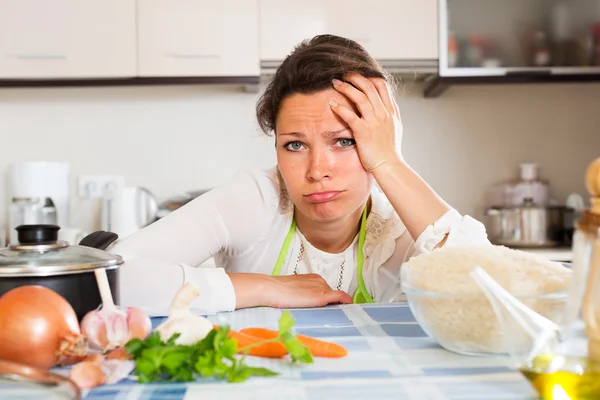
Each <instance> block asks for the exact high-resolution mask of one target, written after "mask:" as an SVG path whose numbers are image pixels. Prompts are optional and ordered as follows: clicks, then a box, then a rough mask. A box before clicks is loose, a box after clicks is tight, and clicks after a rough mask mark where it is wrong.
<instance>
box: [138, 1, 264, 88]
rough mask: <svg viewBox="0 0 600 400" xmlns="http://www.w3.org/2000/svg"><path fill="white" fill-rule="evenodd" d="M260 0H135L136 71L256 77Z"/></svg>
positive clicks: (258, 72)
mask: <svg viewBox="0 0 600 400" xmlns="http://www.w3.org/2000/svg"><path fill="white" fill-rule="evenodd" d="M257 1H258V0H220V1H213V0H211V1H208V0H177V1H172V0H138V57H139V65H138V68H139V75H140V76H145V77H148V76H256V75H259V74H260V60H259V56H258V2H257Z"/></svg>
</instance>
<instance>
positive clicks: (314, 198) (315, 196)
mask: <svg viewBox="0 0 600 400" xmlns="http://www.w3.org/2000/svg"><path fill="white" fill-rule="evenodd" d="M341 193H342V191H340V190H330V191H327V192H316V193H311V194H307V195H305V196H304V197H305V198H306V199H307V200H308V201H310V202H311V203H327V202H328V201H331V200H333V199H335V198H336V197H338V196H339V195H340V194H341Z"/></svg>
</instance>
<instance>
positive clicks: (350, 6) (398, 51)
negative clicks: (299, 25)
mask: <svg viewBox="0 0 600 400" xmlns="http://www.w3.org/2000/svg"><path fill="white" fill-rule="evenodd" d="M327 5H328V10H327V11H328V27H329V29H330V30H331V31H332V32H335V33H336V34H338V35H340V36H344V37H348V38H350V39H353V40H356V41H357V42H359V43H360V44H362V45H363V46H364V47H365V48H366V49H367V50H368V51H369V53H370V54H371V55H372V56H373V57H375V58H377V59H384V60H420V59H436V58H437V57H438V51H437V0H369V1H368V2H367V1H364V0H327Z"/></svg>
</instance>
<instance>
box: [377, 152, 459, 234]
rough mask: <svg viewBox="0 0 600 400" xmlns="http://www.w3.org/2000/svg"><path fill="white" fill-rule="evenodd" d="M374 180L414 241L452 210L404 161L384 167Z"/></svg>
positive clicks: (381, 167) (379, 169)
mask: <svg viewBox="0 0 600 400" xmlns="http://www.w3.org/2000/svg"><path fill="white" fill-rule="evenodd" d="M373 176H374V177H375V180H377V183H378V184H379V186H380V187H381V189H382V190H383V192H384V193H385V195H386V197H387V198H388V200H389V201H390V203H391V204H392V206H393V207H394V210H396V212H397V213H398V216H399V217H400V219H401V220H402V222H403V223H404V225H405V226H406V229H407V230H408V232H409V233H410V235H411V236H412V238H413V240H417V238H418V237H419V235H420V234H421V233H422V232H423V231H424V230H425V228H427V227H428V226H429V225H431V224H433V223H434V222H435V221H437V220H438V219H439V218H440V217H441V216H442V215H444V214H445V213H446V212H448V211H449V210H450V206H448V204H446V202H444V200H442V199H441V198H440V197H439V196H438V195H437V194H436V193H435V192H434V191H433V189H432V188H431V187H429V185H427V183H426V182H425V181H424V180H423V179H422V178H421V177H420V176H419V175H418V174H417V173H416V172H415V171H414V170H413V169H412V168H410V167H409V166H408V165H407V164H406V163H404V162H403V161H398V162H394V163H386V164H383V165H381V166H380V167H379V168H377V169H376V170H375V171H374V172H373Z"/></svg>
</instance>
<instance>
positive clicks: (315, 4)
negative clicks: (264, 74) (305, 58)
mask: <svg viewBox="0 0 600 400" xmlns="http://www.w3.org/2000/svg"><path fill="white" fill-rule="evenodd" d="M325 32H327V4H326V2H325V1H324V0H286V1H281V0H260V59H261V60H270V61H274V60H276V61H279V60H283V59H284V58H285V57H286V56H287V55H288V54H289V53H290V52H291V51H292V50H293V49H294V46H296V45H297V44H299V43H300V42H301V41H302V40H304V39H308V38H311V37H313V36H315V35H317V34H320V33H325Z"/></svg>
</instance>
